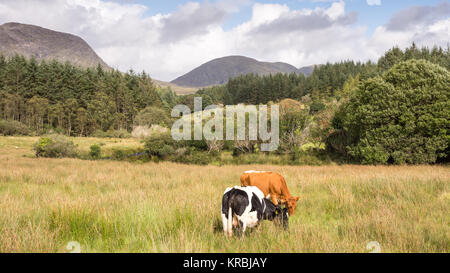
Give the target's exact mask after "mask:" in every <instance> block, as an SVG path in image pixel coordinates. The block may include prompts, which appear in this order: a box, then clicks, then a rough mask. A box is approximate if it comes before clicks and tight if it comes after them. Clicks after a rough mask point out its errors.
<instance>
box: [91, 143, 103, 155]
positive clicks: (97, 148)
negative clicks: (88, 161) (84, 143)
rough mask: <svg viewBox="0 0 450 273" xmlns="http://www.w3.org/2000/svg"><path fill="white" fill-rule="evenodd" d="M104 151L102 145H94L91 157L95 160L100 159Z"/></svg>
mask: <svg viewBox="0 0 450 273" xmlns="http://www.w3.org/2000/svg"><path fill="white" fill-rule="evenodd" d="M101 153H102V149H101V147H100V145H98V144H94V145H92V146H91V150H90V152H89V156H90V157H91V158H93V159H99V158H100V157H101Z"/></svg>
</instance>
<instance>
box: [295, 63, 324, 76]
mask: <svg viewBox="0 0 450 273" xmlns="http://www.w3.org/2000/svg"><path fill="white" fill-rule="evenodd" d="M319 66H320V65H316V64H315V65H310V66H304V67H302V68H299V69H298V71H299V72H300V73H303V75H305V76H309V75H311V74H312V73H313V72H314V69H315V68H316V67H319Z"/></svg>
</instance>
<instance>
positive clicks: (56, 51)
mask: <svg viewBox="0 0 450 273" xmlns="http://www.w3.org/2000/svg"><path fill="white" fill-rule="evenodd" d="M0 54H3V55H4V56H13V55H14V54H19V55H23V56H25V57H27V58H31V57H32V56H34V57H35V58H36V59H37V60H51V59H56V60H58V61H61V62H65V61H70V62H71V63H72V64H74V65H77V66H81V67H93V66H97V65H98V64H100V65H101V66H103V67H105V68H109V67H108V65H107V64H106V63H105V62H104V61H103V60H102V59H101V58H100V57H99V56H98V55H97V54H96V53H95V52H94V50H92V48H91V47H90V46H89V45H88V44H87V43H86V42H85V41H84V40H83V39H81V38H80V37H78V36H75V35H72V34H68V33H63V32H57V31H53V30H50V29H46V28H42V27H38V26H34V25H26V24H19V23H6V24H3V25H0Z"/></svg>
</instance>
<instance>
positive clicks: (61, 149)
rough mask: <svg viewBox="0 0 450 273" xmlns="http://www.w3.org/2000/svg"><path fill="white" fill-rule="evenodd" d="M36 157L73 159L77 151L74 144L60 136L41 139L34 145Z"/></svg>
mask: <svg viewBox="0 0 450 273" xmlns="http://www.w3.org/2000/svg"><path fill="white" fill-rule="evenodd" d="M33 148H34V150H35V151H36V157H57V158H62V157H75V156H77V150H76V146H75V144H74V143H73V142H72V141H70V140H69V139H68V138H67V137H65V136H62V135H50V136H47V137H41V138H40V139H39V141H38V142H37V143H36V144H35V145H34V147H33Z"/></svg>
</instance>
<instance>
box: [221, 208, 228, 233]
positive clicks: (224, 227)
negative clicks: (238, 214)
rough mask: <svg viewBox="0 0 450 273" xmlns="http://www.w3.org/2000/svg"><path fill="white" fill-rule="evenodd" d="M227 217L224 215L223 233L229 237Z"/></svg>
mask: <svg viewBox="0 0 450 273" xmlns="http://www.w3.org/2000/svg"><path fill="white" fill-rule="evenodd" d="M227 221H228V219H227V217H226V216H225V214H223V213H222V225H223V233H225V235H227V224H228V223H227Z"/></svg>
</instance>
